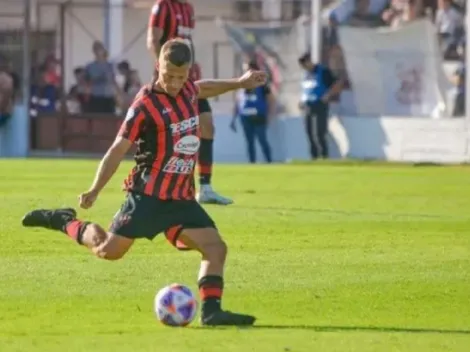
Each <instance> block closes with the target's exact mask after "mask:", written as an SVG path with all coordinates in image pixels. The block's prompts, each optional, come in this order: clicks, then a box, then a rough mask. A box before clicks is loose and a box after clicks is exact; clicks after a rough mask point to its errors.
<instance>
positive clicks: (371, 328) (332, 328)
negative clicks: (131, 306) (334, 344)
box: [196, 324, 470, 335]
mask: <svg viewBox="0 0 470 352" xmlns="http://www.w3.org/2000/svg"><path fill="white" fill-rule="evenodd" d="M196 328H199V329H214V327H196ZM216 329H226V328H224V327H216ZM240 329H243V330H311V331H316V332H348V331H349V332H380V333H408V334H448V335H452V334H454V335H470V330H460V329H455V330H454V329H425V328H398V327H378V326H327V325H325V326H322V325H263V324H261V325H254V326H250V327H244V328H240Z"/></svg>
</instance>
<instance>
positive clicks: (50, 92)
mask: <svg viewBox="0 0 470 352" xmlns="http://www.w3.org/2000/svg"><path fill="white" fill-rule="evenodd" d="M58 103H59V90H58V88H57V87H56V86H55V85H53V84H52V83H49V82H48V72H47V69H46V68H45V67H42V68H41V69H40V70H39V72H37V74H36V77H35V79H34V83H33V85H32V86H31V103H30V114H31V116H32V117H36V116H37V115H39V114H42V113H53V112H55V111H56V110H57V104H58Z"/></svg>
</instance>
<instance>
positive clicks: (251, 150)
mask: <svg viewBox="0 0 470 352" xmlns="http://www.w3.org/2000/svg"><path fill="white" fill-rule="evenodd" d="M241 122H242V127H243V133H244V134H245V140H246V148H247V151H248V159H249V160H250V163H252V164H254V163H256V146H255V127H254V126H253V124H252V123H251V122H250V121H248V120H247V119H246V118H242V119H241Z"/></svg>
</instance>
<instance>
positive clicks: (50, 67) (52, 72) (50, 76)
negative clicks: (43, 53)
mask: <svg viewBox="0 0 470 352" xmlns="http://www.w3.org/2000/svg"><path fill="white" fill-rule="evenodd" d="M59 64H60V63H59V61H58V60H57V59H56V58H55V57H54V56H53V55H49V56H48V57H47V58H46V60H45V61H44V70H45V75H44V79H45V81H46V83H47V84H50V85H53V86H56V87H60V85H61V77H60V74H59Z"/></svg>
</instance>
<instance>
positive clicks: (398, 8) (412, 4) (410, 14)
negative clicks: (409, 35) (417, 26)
mask: <svg viewBox="0 0 470 352" xmlns="http://www.w3.org/2000/svg"><path fill="white" fill-rule="evenodd" d="M422 15H424V11H423V0H391V1H390V5H389V7H388V8H387V9H386V10H385V11H384V12H383V13H382V20H383V21H384V23H385V24H386V25H388V26H390V27H397V26H399V25H401V24H403V23H406V22H409V21H412V20H414V19H416V18H417V17H420V16H422Z"/></svg>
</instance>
